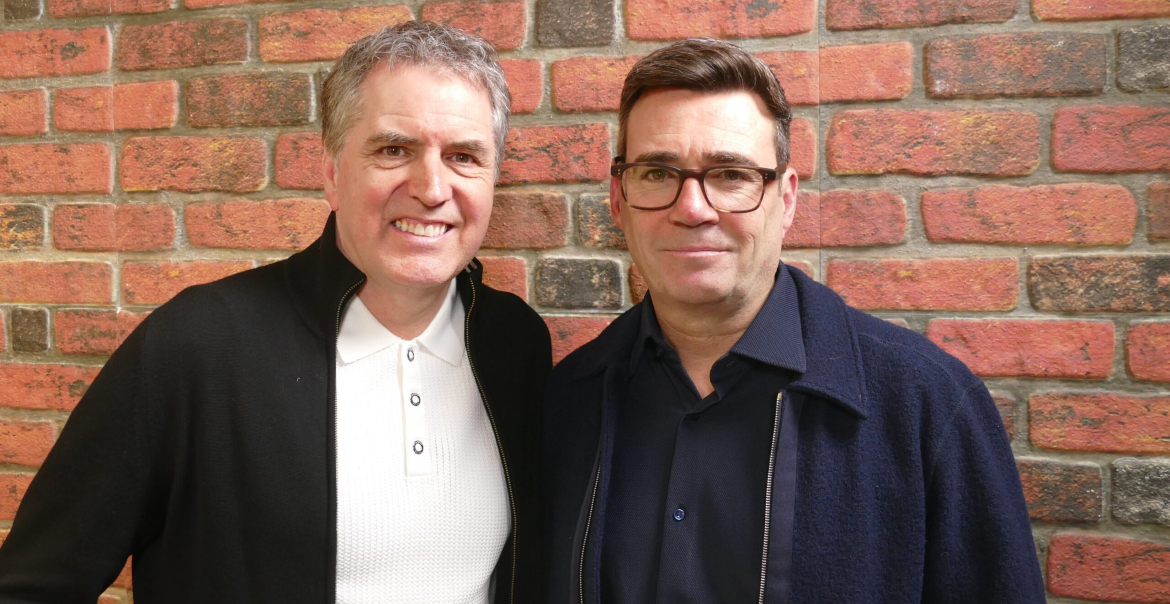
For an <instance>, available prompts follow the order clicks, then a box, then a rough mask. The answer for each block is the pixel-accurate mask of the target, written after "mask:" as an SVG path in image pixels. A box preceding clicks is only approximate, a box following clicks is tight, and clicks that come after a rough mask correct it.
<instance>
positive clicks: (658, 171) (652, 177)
mask: <svg viewBox="0 0 1170 604" xmlns="http://www.w3.org/2000/svg"><path fill="white" fill-rule="evenodd" d="M642 180H648V181H650V182H662V181H664V180H666V170H663V169H662V168H650V169H649V170H646V171H645V172H644V173H642Z"/></svg>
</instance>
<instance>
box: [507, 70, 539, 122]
mask: <svg viewBox="0 0 1170 604" xmlns="http://www.w3.org/2000/svg"><path fill="white" fill-rule="evenodd" d="M500 67H503V68H504V78H505V79H506V80H507V81H508V92H509V93H511V95H512V107H511V109H512V113H514V114H515V113H532V112H533V111H536V109H537V108H538V107H540V101H541V99H543V98H544V68H543V67H542V66H541V64H540V61H538V60H535V59H501V60H500Z"/></svg>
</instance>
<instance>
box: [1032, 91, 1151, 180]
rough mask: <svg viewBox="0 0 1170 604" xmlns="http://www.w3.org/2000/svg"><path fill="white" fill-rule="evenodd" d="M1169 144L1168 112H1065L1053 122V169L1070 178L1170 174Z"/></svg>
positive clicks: (1098, 108)
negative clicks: (1084, 174)
mask: <svg viewBox="0 0 1170 604" xmlns="http://www.w3.org/2000/svg"><path fill="white" fill-rule="evenodd" d="M1167 140H1170V108H1167V107H1138V106H1126V105H1086V106H1079V107H1062V108H1060V109H1057V110H1056V114H1055V116H1054V117H1053V119H1052V165H1053V167H1055V168H1056V169H1057V170H1064V171H1067V172H1143V171H1151V170H1170V145H1167V144H1166V141H1167Z"/></svg>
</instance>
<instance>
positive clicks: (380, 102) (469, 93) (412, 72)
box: [358, 63, 492, 131]
mask: <svg viewBox="0 0 1170 604" xmlns="http://www.w3.org/2000/svg"><path fill="white" fill-rule="evenodd" d="M358 97H359V107H360V108H361V114H362V117H363V118H364V119H366V120H374V121H380V120H383V119H386V118H400V119H406V120H408V121H416V122H426V123H431V124H435V125H440V124H448V123H450V124H451V125H457V126H458V127H471V128H473V129H474V130H476V131H485V129H486V130H490V129H491V122H492V112H491V98H490V96H489V95H488V92H487V91H486V90H484V89H483V88H482V87H481V86H479V85H477V84H475V83H473V82H470V81H468V80H467V79H466V78H464V77H462V76H461V75H458V74H456V73H454V72H452V71H450V70H448V69H445V68H443V67H441V66H431V65H412V64H399V65H394V66H388V65H386V64H385V63H382V64H380V65H378V66H377V67H375V68H374V69H372V70H370V73H368V74H367V75H366V77H365V78H364V79H363V80H362V83H361V86H360V87H359V90H358Z"/></svg>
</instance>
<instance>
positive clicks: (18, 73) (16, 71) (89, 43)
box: [0, 27, 110, 78]
mask: <svg viewBox="0 0 1170 604" xmlns="http://www.w3.org/2000/svg"><path fill="white" fill-rule="evenodd" d="M0 56H2V57H6V58H7V59H8V60H6V61H3V62H0V78H29V77H38V76H70V75H84V74H90V73H102V72H104V71H106V70H108V69H109V68H110V32H109V31H107V30H106V28H104V27H92V28H89V29H33V30H27V31H9V32H4V33H0Z"/></svg>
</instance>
